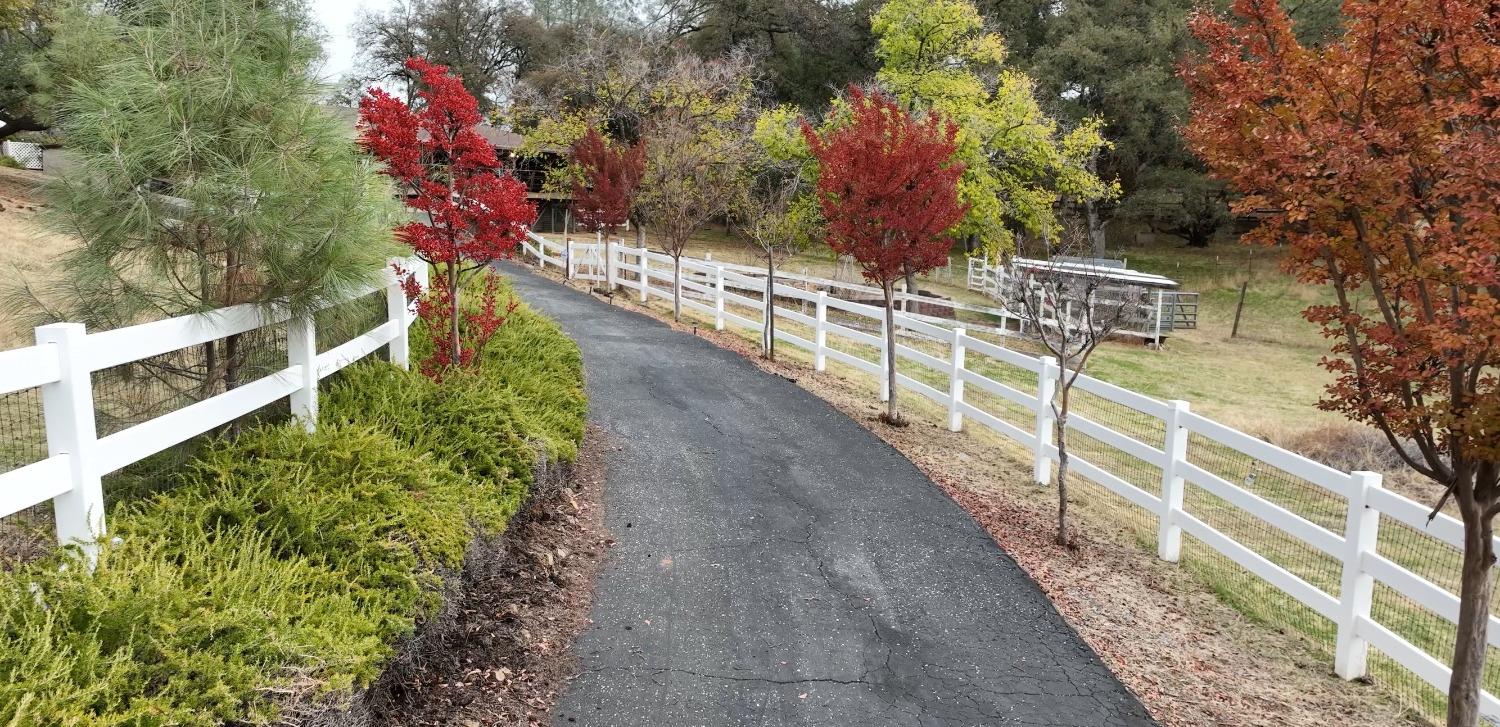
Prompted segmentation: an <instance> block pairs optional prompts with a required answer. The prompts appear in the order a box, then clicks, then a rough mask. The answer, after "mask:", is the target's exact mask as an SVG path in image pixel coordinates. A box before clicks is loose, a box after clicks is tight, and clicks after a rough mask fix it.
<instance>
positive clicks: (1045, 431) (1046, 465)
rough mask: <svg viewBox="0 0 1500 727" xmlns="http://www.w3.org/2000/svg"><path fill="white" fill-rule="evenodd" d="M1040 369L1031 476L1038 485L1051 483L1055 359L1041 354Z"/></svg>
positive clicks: (1037, 381)
mask: <svg viewBox="0 0 1500 727" xmlns="http://www.w3.org/2000/svg"><path fill="white" fill-rule="evenodd" d="M1039 360H1040V362H1041V364H1042V369H1041V371H1039V372H1037V375H1036V452H1035V453H1034V454H1035V455H1036V457H1035V460H1034V463H1033V467H1032V477H1033V478H1035V479H1036V482H1037V484H1039V485H1043V486H1045V485H1050V484H1052V458H1051V457H1048V456H1047V448H1048V447H1050V446H1052V442H1053V436H1052V435H1053V432H1052V397H1053V395H1054V394H1056V393H1057V374H1058V366H1057V359H1055V358H1053V357H1051V356H1043V357H1041V359H1039Z"/></svg>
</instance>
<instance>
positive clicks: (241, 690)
mask: <svg viewBox="0 0 1500 727" xmlns="http://www.w3.org/2000/svg"><path fill="white" fill-rule="evenodd" d="M181 533H182V534H184V535H186V538H187V539H176V538H174V539H173V540H172V541H170V542H169V541H168V540H167V539H166V538H152V537H131V538H127V539H125V541H124V542H123V543H122V544H121V545H119V546H116V547H109V548H105V549H104V552H103V553H102V554H101V557H100V561H99V566H98V569H97V571H96V572H95V573H94V574H93V575H90V574H89V573H88V572H87V569H86V568H84V567H83V566H82V564H81V563H78V562H76V561H72V562H66V563H65V565H66V566H67V567H65V568H60V567H59V563H58V562H57V561H42V562H37V563H34V564H32V565H31V566H29V567H27V568H24V569H22V570H21V571H19V572H16V573H13V574H10V575H9V576H8V577H7V578H5V579H4V580H3V581H0V641H3V642H4V644H5V648H4V651H3V652H0V723H3V724H7V725H42V724H46V725H80V726H83V725H100V726H102V725H116V724H134V725H213V724H218V723H221V722H224V721H229V720H238V719H244V720H249V721H256V722H263V721H266V720H267V719H269V718H270V717H271V716H272V715H271V713H270V710H271V705H270V704H269V703H268V702H266V701H265V700H264V697H263V695H264V690H266V689H267V688H278V689H295V688H304V689H305V688H308V686H309V685H310V684H311V685H315V686H316V687H317V688H338V687H347V685H349V684H351V683H353V682H354V681H356V680H358V681H368V680H370V679H371V678H373V677H374V675H375V674H376V673H377V672H378V670H379V666H380V664H381V663H382V661H383V659H384V658H386V656H387V655H388V653H389V647H388V646H387V645H386V643H385V642H384V641H383V640H382V636H383V631H384V629H382V627H381V623H382V621H383V620H385V619H386V618H388V616H387V615H386V614H383V613H379V612H377V611H375V610H374V609H372V608H371V607H370V605H369V604H367V603H362V602H361V600H360V599H359V598H358V597H357V596H356V595H355V594H354V593H353V592H352V589H351V588H350V586H349V584H348V582H347V581H346V579H345V578H344V576H343V574H341V573H339V572H337V571H335V570H333V569H330V568H328V567H326V566H324V565H320V564H317V563H314V562H312V561H310V560H307V559H301V558H287V557H279V556H277V555H275V554H274V549H273V548H272V547H271V545H270V543H269V542H268V538H267V536H265V535H262V534H260V533H257V532H254V531H249V530H225V531H215V532H209V531H203V532H198V533H190V532H188V531H186V530H183V531H181Z"/></svg>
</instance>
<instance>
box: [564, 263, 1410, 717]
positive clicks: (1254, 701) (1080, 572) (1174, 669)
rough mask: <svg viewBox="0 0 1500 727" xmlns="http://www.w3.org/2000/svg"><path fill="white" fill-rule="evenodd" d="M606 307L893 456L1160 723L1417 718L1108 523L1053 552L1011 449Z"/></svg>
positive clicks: (857, 387)
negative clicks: (846, 423) (753, 375)
mask: <svg viewBox="0 0 1500 727" xmlns="http://www.w3.org/2000/svg"><path fill="white" fill-rule="evenodd" d="M553 277H557V276H555V275H554V276H553ZM572 285H574V286H575V287H580V288H581V287H583V286H582V284H580V283H572ZM612 302H613V303H614V304H616V305H620V306H622V307H630V308H632V309H635V310H639V311H641V312H645V313H648V314H650V315H654V316H656V317H657V318H660V319H662V320H665V321H667V322H668V323H669V324H671V325H672V326H673V327H674V328H677V329H678V330H682V331H684V332H691V333H693V334H694V335H698V336H700V337H703V338H707V339H708V340H710V341H713V342H714V343H716V344H718V345H720V346H723V347H725V348H729V349H731V350H734V351H736V352H738V353H740V354H742V355H744V356H745V357H746V358H748V359H751V360H753V361H755V362H756V363H757V364H758V365H759V366H760V367H761V368H762V369H764V370H766V371H769V372H771V373H774V374H776V375H779V376H782V377H784V378H787V379H789V380H791V381H793V382H795V383H797V384H798V385H799V386H801V387H803V388H804V389H806V390H808V391H809V392H811V393H813V394H815V395H817V396H819V397H820V398H822V399H824V400H826V401H828V402H829V403H830V404H832V405H833V406H834V407H835V408H837V409H839V410H840V411H842V412H844V413H845V414H847V415H848V416H850V417H851V418H853V419H854V420H855V421H858V422H860V423H862V424H863V425H864V426H866V427H867V428H868V429H870V430H871V431H872V432H874V433H875V434H876V435H877V436H879V437H880V438H881V439H883V440H885V441H886V442H887V443H889V444H890V445H891V446H893V447H895V448H896V449H897V450H898V451H900V452H902V453H903V454H905V455H906V456H907V458H909V459H910V460H911V461H912V462H913V463H915V464H916V465H917V466H918V467H919V468H920V469H922V471H923V472H924V473H926V474H927V475H928V477H930V478H931V479H932V480H933V482H935V483H937V484H938V485H939V486H940V487H942V488H943V489H944V491H946V492H947V493H948V494H949V496H950V497H952V498H953V499H954V500H955V501H956V502H957V503H958V504H959V505H961V506H962V507H963V508H964V509H965V510H967V511H968V512H969V513H970V515H971V516H973V517H974V519H975V520H976V521H977V522H978V523H980V524H981V525H982V526H983V527H984V528H985V529H986V530H987V531H988V532H989V533H990V535H991V537H993V538H994V539H995V541H996V543H998V544H999V545H1000V547H1001V548H1002V549H1004V550H1005V551H1006V552H1007V553H1008V554H1010V556H1011V557H1012V558H1014V559H1015V560H1016V561H1017V563H1019V564H1020V565H1021V567H1022V568H1024V569H1025V570H1026V571H1027V573H1028V574H1030V575H1031V577H1032V578H1033V579H1034V580H1035V581H1036V582H1037V583H1038V584H1039V585H1040V586H1041V588H1042V590H1043V591H1044V592H1045V593H1046V594H1047V596H1048V598H1050V599H1051V600H1052V602H1053V603H1054V604H1055V605H1056V606H1057V609H1058V611H1059V612H1061V613H1062V615H1063V617H1064V618H1065V619H1067V621H1068V622H1069V623H1070V624H1071V625H1072V626H1073V628H1075V629H1077V631H1078V633H1079V634H1080V635H1081V636H1082V637H1083V638H1084V640H1085V641H1086V642H1088V644H1089V645H1090V647H1092V648H1093V649H1094V650H1095V651H1096V652H1097V653H1098V654H1099V656H1100V657H1101V658H1102V659H1103V660H1104V662H1105V664H1106V665H1108V666H1109V668H1110V669H1111V670H1112V671H1113V672H1114V673H1115V674H1116V675H1117V676H1118V677H1119V678H1120V680H1121V681H1122V682H1124V684H1125V685H1126V686H1127V687H1128V688H1130V690H1131V691H1133V692H1134V693H1135V694H1136V695H1137V696H1138V697H1139V698H1140V700H1141V701H1142V703H1144V704H1145V705H1146V708H1147V709H1148V710H1150V712H1151V715H1152V716H1153V717H1155V718H1156V719H1157V720H1158V721H1160V722H1161V723H1162V724H1163V725H1167V726H1169V727H1170V726H1176V725H1182V726H1184V727H1186V726H1189V725H1192V726H1198V725H1223V726H1224V727H1249V726H1265V727H1271V726H1273V725H1274V726H1277V727H1282V726H1285V727H1332V726H1333V725H1339V726H1340V727H1342V726H1345V725H1348V726H1349V727H1355V726H1358V725H1414V724H1425V723H1424V722H1423V721H1422V720H1421V719H1420V718H1419V717H1417V716H1415V715H1413V714H1411V713H1410V712H1409V711H1407V710H1404V709H1402V708H1401V707H1400V706H1399V705H1397V704H1395V703H1394V702H1393V701H1392V700H1391V699H1390V698H1389V697H1388V696H1387V695H1386V694H1385V693H1384V692H1382V691H1380V690H1379V689H1377V688H1376V687H1374V686H1371V685H1369V684H1365V683H1360V682H1346V681H1344V680H1342V679H1339V678H1338V677H1337V676H1335V675H1334V674H1333V670H1332V662H1331V660H1330V659H1329V658H1328V657H1326V656H1325V655H1323V654H1322V653H1320V652H1318V651H1317V650H1316V648H1315V646H1314V645H1313V644H1312V643H1310V642H1309V641H1307V640H1306V639H1305V638H1303V637H1301V636H1300V635H1297V634H1293V633H1287V632H1283V631H1280V630H1277V629H1275V628H1273V627H1269V626H1266V625H1263V624H1259V623H1255V622H1252V621H1251V620H1249V619H1248V618H1246V617H1245V616H1244V615H1243V614H1241V613H1240V612H1238V611H1236V610H1234V609H1233V608H1231V607H1230V606H1228V605H1227V604H1225V603H1223V602H1222V601H1220V600H1219V599H1218V598H1217V597H1215V596H1214V595H1213V594H1212V593H1211V592H1209V591H1208V590H1207V589H1206V588H1205V587H1204V586H1203V584H1202V583H1201V582H1200V581H1198V580H1197V579H1196V578H1195V577H1194V576H1193V575H1192V574H1191V573H1189V572H1187V571H1185V570H1183V569H1181V568H1178V567H1176V566H1174V565H1172V564H1170V563H1166V562H1163V561H1160V560H1158V559H1156V558H1155V556H1154V554H1152V553H1148V552H1146V551H1145V550H1144V549H1142V548H1141V547H1140V546H1139V545H1138V544H1136V543H1135V542H1132V541H1131V539H1130V537H1129V536H1128V535H1126V534H1125V533H1124V532H1123V531H1122V530H1121V529H1120V528H1119V527H1117V526H1114V525H1111V524H1109V523H1106V522H1093V521H1090V520H1089V519H1088V518H1087V516H1086V515H1085V514H1084V513H1081V512H1079V511H1078V508H1072V511H1073V512H1074V513H1075V514H1074V516H1073V518H1074V519H1073V523H1074V527H1073V533H1074V542H1073V543H1072V545H1071V547H1069V548H1063V547H1059V546H1058V545H1056V543H1055V542H1054V539H1053V538H1054V534H1055V533H1056V501H1055V499H1054V498H1055V497H1056V495H1055V491H1054V490H1050V489H1041V488H1038V487H1036V486H1035V485H1034V484H1032V483H1031V481H1030V464H1029V462H1028V461H1027V460H1025V459H1024V458H1022V457H1021V456H1019V455H1018V452H1019V450H1014V451H1007V450H1006V449H1004V448H997V447H996V446H994V445H993V444H990V443H987V442H984V441H980V440H978V439H976V438H975V437H974V436H971V435H969V434H966V433H954V432H949V431H947V429H946V428H945V427H942V426H939V425H938V424H936V423H934V422H933V421H932V420H931V419H930V418H924V417H921V416H915V417H912V416H911V415H912V412H911V411H910V409H909V410H908V412H907V413H908V416H909V417H911V418H912V419H913V423H912V425H911V426H908V427H904V428H893V427H890V426H887V425H885V424H883V423H881V421H880V419H879V414H880V413H881V411H883V405H877V403H876V399H875V398H874V397H873V395H872V391H873V389H872V388H871V387H872V386H873V384H867V382H864V381H860V380H852V379H849V378H845V377H843V376H840V375H838V374H834V373H814V372H812V371H810V370H809V369H808V368H807V367H806V366H804V365H801V364H797V363H788V362H786V361H784V360H783V361H778V362H771V361H767V360H766V359H764V358H763V357H762V356H761V353H760V347H759V344H758V343H754V342H751V341H749V340H747V339H746V338H745V337H744V336H742V335H739V334H735V333H731V332H717V331H714V330H712V329H711V328H704V327H700V326H695V325H692V324H691V323H687V324H684V323H673V322H672V321H671V312H670V310H669V309H667V310H664V309H662V308H660V307H657V306H650V307H645V306H640V305H639V304H637V303H635V302H634V301H633V300H631V299H630V298H629V297H628V296H625V295H616V296H613V298H612ZM913 398H915V397H912V396H908V397H906V400H907V401H910V400H911V399H913Z"/></svg>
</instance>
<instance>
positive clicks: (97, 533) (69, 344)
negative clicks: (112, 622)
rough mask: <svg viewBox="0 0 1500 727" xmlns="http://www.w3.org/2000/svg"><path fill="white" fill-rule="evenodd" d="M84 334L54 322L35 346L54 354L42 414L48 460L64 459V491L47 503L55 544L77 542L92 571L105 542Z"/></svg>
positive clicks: (44, 328)
mask: <svg viewBox="0 0 1500 727" xmlns="http://www.w3.org/2000/svg"><path fill="white" fill-rule="evenodd" d="M86 335H87V333H86V332H85V331H84V327H83V324H82V323H54V324H52V325H50V326H42V327H40V328H37V329H36V342H37V344H38V345H42V344H51V345H53V346H54V347H55V348H56V350H57V368H58V371H59V373H60V374H61V375H60V376H59V377H58V380H57V381H55V382H53V383H50V384H44V385H43V386H42V414H43V418H44V419H45V420H46V426H47V455H48V456H49V457H57V456H59V455H63V456H66V457H67V458H68V476H69V478H70V480H71V482H70V485H71V486H70V487H69V488H68V491H67V492H64V493H63V494H61V495H58V496H57V497H56V498H53V500H52V510H53V517H54V519H55V520H56V523H55V525H56V530H57V542H59V543H62V544H64V545H67V544H70V543H77V544H79V545H81V546H82V547H83V552H84V554H85V555H86V556H87V557H88V560H89V563H90V565H91V566H92V564H93V563H94V561H95V560H96V559H97V558H98V555H99V546H98V541H99V539H102V538H103V537H104V487H103V486H102V485H101V484H100V482H99V473H98V472H95V471H94V461H95V458H94V451H93V450H94V447H95V442H97V441H98V434H97V431H96V430H95V428H94V382H93V379H92V378H91V376H90V375H91V373H92V371H91V370H90V369H89V365H88V360H87V358H86V357H85V355H86V352H85V341H86Z"/></svg>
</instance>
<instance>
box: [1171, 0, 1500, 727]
mask: <svg viewBox="0 0 1500 727" xmlns="http://www.w3.org/2000/svg"><path fill="white" fill-rule="evenodd" d="M1233 12H1234V14H1235V15H1237V16H1238V18H1237V21H1231V20H1228V19H1224V18H1220V17H1216V16H1214V15H1212V14H1208V13H1203V12H1200V13H1198V14H1196V15H1195V16H1194V17H1193V19H1192V30H1193V34H1194V35H1195V36H1196V37H1197V38H1198V40H1200V41H1201V42H1202V43H1203V44H1204V46H1206V51H1205V52H1204V53H1203V54H1202V55H1201V56H1200V57H1198V58H1195V59H1193V60H1192V61H1190V62H1189V63H1187V64H1186V65H1185V66H1184V67H1183V70H1182V75H1183V78H1184V79H1185V80H1186V81H1187V84H1188V87H1189V89H1190V90H1191V92H1192V97H1193V102H1192V109H1191V111H1192V113H1191V120H1190V123H1189V125H1188V128H1187V137H1188V140H1189V142H1190V144H1191V145H1192V147H1193V149H1194V150H1195V151H1196V152H1197V153H1198V155H1199V156H1200V157H1202V159H1203V161H1204V162H1205V163H1206V164H1207V165H1208V167H1209V169H1210V170H1211V171H1212V172H1213V173H1214V174H1215V175H1217V176H1219V177H1221V178H1223V179H1224V180H1226V181H1228V182H1229V183H1230V184H1231V185H1232V186H1233V187H1234V188H1235V189H1236V190H1237V191H1238V192H1240V193H1241V194H1243V195H1244V197H1243V198H1242V199H1241V200H1240V201H1239V202H1238V203H1237V205H1236V207H1237V209H1238V211H1240V212H1250V211H1265V210H1272V211H1274V212H1273V214H1271V215H1270V216H1269V218H1268V219H1266V220H1265V221H1264V222H1263V223H1262V224H1261V225H1260V227H1258V228H1257V229H1256V230H1255V231H1253V232H1252V233H1250V235H1249V236H1248V237H1249V239H1250V240H1252V241H1256V242H1260V243H1264V244H1278V243H1282V244H1285V245H1286V246H1287V247H1288V248H1289V251H1288V255H1287V258H1286V266H1287V269H1288V270H1289V271H1290V272H1291V273H1293V274H1295V275H1296V276H1297V277H1298V278H1299V279H1301V280H1303V281H1307V282H1311V283H1319V284H1327V285H1330V286H1332V288H1333V290H1334V292H1335V293H1336V296H1337V303H1335V304H1332V305H1316V306H1312V307H1310V308H1308V309H1307V311H1306V312H1305V315H1306V317H1307V319H1308V320H1309V321H1312V322H1313V323H1315V324H1318V325H1319V326H1321V327H1322V329H1323V332H1324V335H1325V336H1327V337H1328V338H1330V339H1332V341H1333V345H1332V353H1333V355H1332V356H1329V357H1326V358H1325V359H1324V361H1323V366H1324V367H1325V368H1326V369H1328V370H1329V371H1330V372H1332V373H1333V374H1334V375H1335V377H1336V378H1335V380H1334V382H1333V383H1332V384H1331V385H1330V386H1329V387H1328V389H1327V392H1326V395H1325V396H1324V398H1323V400H1322V402H1321V404H1320V406H1321V407H1322V408H1324V409H1327V410H1330V411H1338V412H1342V413H1343V414H1345V415H1346V416H1348V417H1350V418H1351V419H1355V420H1358V421H1362V422H1366V423H1368V424H1370V425H1372V426H1374V427H1376V428H1378V429H1380V430H1381V431H1382V432H1384V433H1385V435H1386V437H1387V439H1388V440H1389V442H1390V444H1391V445H1392V446H1393V447H1394V448H1395V449H1396V451H1397V452H1398V453H1399V454H1400V456H1401V457H1402V458H1403V459H1404V460H1405V461H1406V462H1407V464H1408V465H1410V466H1411V467H1412V469H1414V470H1416V471H1417V472H1420V473H1422V474H1424V475H1426V476H1427V477H1429V478H1431V479H1433V480H1434V481H1436V482H1438V483H1439V484H1441V485H1442V486H1443V487H1444V488H1445V494H1444V495H1443V496H1442V499H1443V500H1446V499H1447V498H1449V497H1452V498H1453V500H1454V502H1455V503H1456V505H1457V507H1458V510H1459V513H1460V515H1461V517H1462V520H1463V522H1464V530H1465V553H1464V566H1463V576H1462V587H1461V606H1460V609H1459V610H1460V613H1459V623H1458V627H1459V638H1458V641H1457V648H1456V651H1455V654H1454V673H1453V678H1452V683H1451V684H1450V689H1449V723H1450V724H1461V725H1473V724H1475V721H1476V719H1477V715H1478V697H1479V693H1478V690H1479V685H1480V677H1481V673H1482V665H1483V661H1484V656H1485V646H1484V645H1485V638H1486V635H1485V629H1486V626H1487V623H1488V615H1489V598H1490V593H1491V591H1492V588H1491V580H1492V569H1491V565H1492V563H1493V562H1494V553H1493V548H1492V545H1491V543H1492V540H1491V533H1492V530H1493V519H1494V516H1495V514H1496V513H1497V511H1500V374H1497V371H1500V368H1497V367H1500V212H1497V206H1496V195H1497V190H1500V135H1497V133H1496V128H1495V121H1496V118H1497V116H1500V81H1497V79H1500V43H1497V40H1496V39H1497V30H1500V29H1497V27H1496V22H1497V18H1500V14H1497V13H1496V12H1495V10H1494V5H1493V4H1492V3H1490V2H1488V1H1481V0H1350V1H1349V2H1346V3H1345V4H1344V13H1345V15H1346V16H1347V17H1348V21H1347V25H1346V32H1345V34H1344V36H1343V37H1342V38H1339V39H1336V40H1334V41H1333V42H1330V43H1327V44H1326V45H1324V46H1321V47H1305V46H1303V45H1301V44H1300V43H1298V41H1297V39H1296V36H1295V35H1294V34H1293V32H1292V24H1291V21H1290V20H1289V18H1288V17H1287V14H1286V13H1285V11H1284V10H1283V9H1282V8H1281V6H1280V4H1279V3H1277V2H1275V0H1237V1H1236V2H1235V3H1234V5H1233ZM1361 299H1363V300H1361Z"/></svg>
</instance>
